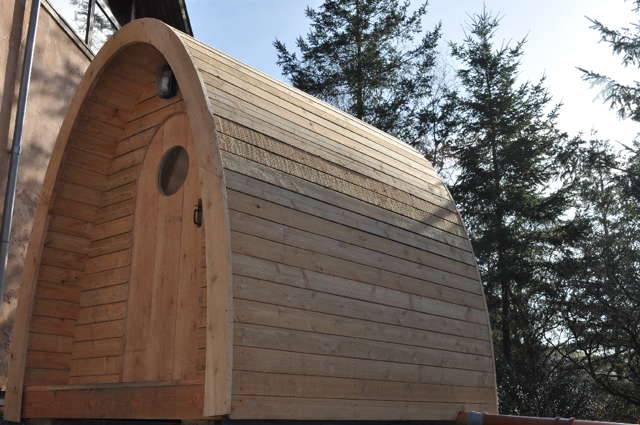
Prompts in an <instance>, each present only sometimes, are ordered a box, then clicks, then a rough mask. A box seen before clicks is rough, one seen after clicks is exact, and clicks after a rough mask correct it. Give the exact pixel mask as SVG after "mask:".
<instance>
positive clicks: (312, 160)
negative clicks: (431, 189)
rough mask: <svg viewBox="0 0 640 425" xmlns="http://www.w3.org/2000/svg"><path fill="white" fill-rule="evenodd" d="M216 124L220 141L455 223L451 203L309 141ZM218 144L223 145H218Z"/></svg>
mask: <svg viewBox="0 0 640 425" xmlns="http://www.w3.org/2000/svg"><path fill="white" fill-rule="evenodd" d="M216 123H217V124H218V132H219V133H222V134H223V135H224V136H226V138H223V139H222V140H221V142H225V141H226V142H227V143H234V140H240V141H243V142H246V143H250V144H252V145H255V146H257V147H259V148H261V149H265V150H267V151H270V152H273V153H274V154H276V155H280V156H284V157H286V158H292V159H294V158H295V160H296V161H297V162H301V163H304V164H305V165H308V166H310V167H313V168H315V169H317V170H319V171H323V172H325V173H328V174H331V175H335V176H336V177H340V178H341V179H343V180H347V181H351V182H352V183H354V184H356V185H358V186H361V187H363V188H364V189H368V190H370V191H372V192H376V193H378V194H380V195H384V196H389V197H391V198H393V199H395V200H397V201H400V202H403V203H405V204H407V205H411V206H415V207H417V208H419V209H422V210H424V211H430V212H432V213H434V214H436V215H439V216H441V217H443V218H445V219H448V220H450V221H452V222H454V223H458V221H459V219H458V217H457V214H456V213H455V205H453V202H451V201H449V200H447V199H443V198H441V197H439V196H438V197H435V196H433V195H432V196H429V197H428V198H429V199H428V200H424V199H422V198H420V197H417V196H414V195H413V194H411V193H410V192H406V191H403V190H400V189H397V188H395V187H394V186H393V185H390V184H386V183H383V182H380V181H379V180H377V179H374V178H372V177H367V176H366V175H363V174H361V173H360V171H359V169H354V162H353V160H349V159H342V158H343V157H340V156H336V155H335V154H334V155H330V156H329V157H327V155H326V153H327V152H326V150H321V149H319V148H318V147H316V146H315V145H313V144H310V143H305V144H302V143H299V144H297V145H296V146H291V145H288V144H286V143H284V142H282V141H280V140H277V139H274V138H272V137H269V136H266V135H264V134H261V133H258V132H256V131H254V130H251V129H249V128H246V127H244V126H241V125H239V124H236V123H233V122H231V121H228V120H225V119H222V118H220V117H216ZM221 147H222V148H224V146H223V145H222V144H221ZM334 159H337V160H338V162H337V163H336V162H335V161H333V160H334ZM440 195H442V196H443V197H445V198H446V192H445V191H444V190H442V191H441V192H440Z"/></svg>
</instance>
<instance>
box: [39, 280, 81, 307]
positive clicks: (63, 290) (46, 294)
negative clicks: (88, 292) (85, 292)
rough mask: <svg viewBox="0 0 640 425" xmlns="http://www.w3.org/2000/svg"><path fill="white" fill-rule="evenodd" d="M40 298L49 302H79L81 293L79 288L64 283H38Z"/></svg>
mask: <svg viewBox="0 0 640 425" xmlns="http://www.w3.org/2000/svg"><path fill="white" fill-rule="evenodd" d="M37 296H38V297H42V298H43V299H48V300H59V301H68V302H77V300H78V297H79V296H80V291H79V290H78V287H77V286H72V285H67V284H64V283H54V282H46V281H38V292H37Z"/></svg>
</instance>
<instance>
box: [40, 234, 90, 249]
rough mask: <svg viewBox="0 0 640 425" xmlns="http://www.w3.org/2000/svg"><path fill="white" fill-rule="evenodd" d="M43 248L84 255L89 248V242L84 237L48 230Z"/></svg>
mask: <svg viewBox="0 0 640 425" xmlns="http://www.w3.org/2000/svg"><path fill="white" fill-rule="evenodd" d="M44 246H45V247H47V248H55V249H59V250H63V251H69V252H74V253H76V254H86V252H87V250H88V248H89V240H88V239H87V238H85V237H79V236H74V235H68V234H66V233H60V232H55V231H51V230H50V231H49V232H47V236H46V238H45V241H44Z"/></svg>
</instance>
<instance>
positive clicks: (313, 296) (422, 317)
mask: <svg viewBox="0 0 640 425" xmlns="http://www.w3.org/2000/svg"><path fill="white" fill-rule="evenodd" d="M234 290H235V291H237V297H238V298H239V299H244V300H250V301H254V302H258V303H268V304H273V305H277V306H283V307H290V308H294V309H298V310H303V311H306V312H307V313H308V314H309V317H316V316H317V317H318V320H320V319H328V318H326V317H324V318H323V317H322V316H321V315H316V316H314V315H313V314H311V312H318V313H322V314H329V315H332V316H339V317H343V318H344V317H348V318H354V319H358V320H364V321H367V322H375V323H381V324H385V325H391V326H398V327H404V328H406V329H415V330H419V331H422V330H424V331H430V332H431V333H429V334H427V335H424V338H425V339H426V340H427V341H430V340H433V341H435V342H438V343H439V344H440V345H439V347H440V348H444V347H446V348H444V349H448V350H453V351H455V350H456V345H457V343H458V340H460V343H459V346H460V347H467V348H466V350H474V352H479V351H480V352H481V353H482V354H489V352H490V350H489V347H488V346H487V344H486V342H485V341H484V339H485V338H486V335H487V327H486V325H483V324H481V323H473V322H466V321H461V320H456V319H451V318H448V317H442V316H436V315H433V314H429V313H421V312H416V311H411V310H403V309H399V308H396V307H389V306H383V305H379V304H371V303H367V302H366V301H358V300H354V299H345V298H344V297H340V296H337V295H331V294H325V293H321V292H316V291H311V290H306V289H301V288H292V287H290V286H285V285H281V284H275V283H272V282H268V281H264V280H258V279H253V278H246V277H242V276H234ZM243 306H245V307H246V309H247V311H248V310H249V309H250V308H251V307H254V308H256V309H257V308H259V307H260V306H256V305H254V304H253V303H245V304H243ZM264 308H267V307H264ZM285 310H286V309H285ZM274 313H277V311H276V312H274V311H266V312H264V314H265V316H269V315H272V314H274ZM281 313H282V316H283V317H284V316H286V315H287V314H288V315H289V316H290V317H294V316H296V315H297V314H299V312H293V311H289V312H287V311H282V312H281ZM247 314H248V313H247ZM255 314H256V315H259V312H256V313H255ZM329 319H330V318H329ZM265 320H266V319H265ZM300 320H301V321H303V320H304V319H303V318H301V319H300ZM335 320H338V319H335ZM344 322H345V325H344V326H345V329H346V328H347V324H346V323H347V322H348V321H346V320H345V321H344ZM301 323H302V322H301ZM371 327H374V325H371ZM379 328H380V329H382V328H384V327H379ZM393 331H398V332H400V329H395V330H394V329H391V328H388V329H387V332H388V333H389V334H391V333H393ZM336 332H339V331H336ZM380 333H381V335H383V334H384V333H383V332H382V331H381V332H380ZM400 333H401V332H400ZM434 333H437V334H438V335H435V334H434ZM445 335H448V336H445ZM452 335H454V336H457V337H466V338H474V339H477V340H479V341H482V343H478V342H477V341H464V340H463V338H453V337H451V336H452ZM417 340H418V337H416V341H417ZM407 343H408V344H412V343H413V342H411V341H410V340H407ZM416 343H417V342H416ZM458 349H461V348H458Z"/></svg>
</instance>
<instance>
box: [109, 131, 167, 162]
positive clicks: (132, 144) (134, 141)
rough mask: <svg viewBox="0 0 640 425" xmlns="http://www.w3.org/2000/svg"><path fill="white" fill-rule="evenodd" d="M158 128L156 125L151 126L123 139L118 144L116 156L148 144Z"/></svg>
mask: <svg viewBox="0 0 640 425" xmlns="http://www.w3.org/2000/svg"><path fill="white" fill-rule="evenodd" d="M156 130H157V128H156V127H151V128H149V129H147V130H144V131H142V132H140V133H137V134H134V135H132V136H129V137H126V138H124V139H122V140H121V141H120V142H119V143H118V145H117V146H116V157H120V156H122V155H124V154H126V153H129V152H131V151H134V150H137V149H140V148H143V147H145V146H147V145H148V144H149V142H150V141H151V137H153V135H154V133H155V132H156Z"/></svg>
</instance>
